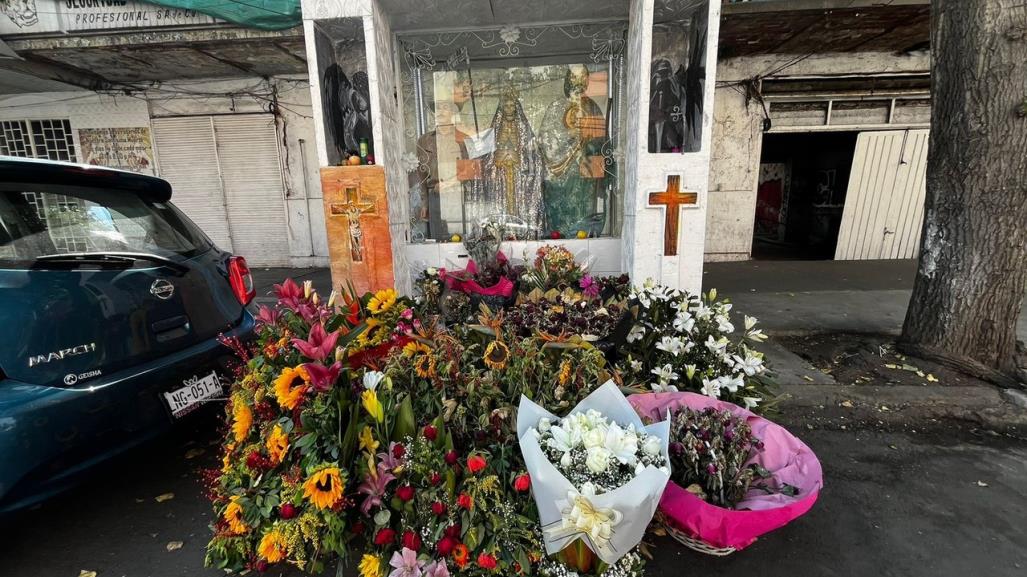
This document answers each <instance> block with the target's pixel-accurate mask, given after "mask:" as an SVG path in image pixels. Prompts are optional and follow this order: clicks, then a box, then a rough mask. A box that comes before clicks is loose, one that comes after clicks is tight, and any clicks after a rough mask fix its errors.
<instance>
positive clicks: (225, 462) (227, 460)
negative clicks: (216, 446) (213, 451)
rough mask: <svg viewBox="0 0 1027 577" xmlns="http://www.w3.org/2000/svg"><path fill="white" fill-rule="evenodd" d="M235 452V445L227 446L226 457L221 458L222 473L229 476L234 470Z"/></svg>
mask: <svg viewBox="0 0 1027 577" xmlns="http://www.w3.org/2000/svg"><path fill="white" fill-rule="evenodd" d="M233 451H235V443H229V444H227V445H225V455H224V456H223V457H221V472H222V473H225V474H228V472H229V471H231V470H232V452H233Z"/></svg>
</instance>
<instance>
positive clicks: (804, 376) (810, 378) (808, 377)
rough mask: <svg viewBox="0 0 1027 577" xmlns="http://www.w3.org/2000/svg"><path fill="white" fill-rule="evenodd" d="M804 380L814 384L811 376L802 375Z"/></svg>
mask: <svg viewBox="0 0 1027 577" xmlns="http://www.w3.org/2000/svg"><path fill="white" fill-rule="evenodd" d="M802 378H804V379H806V380H807V381H809V382H811V383H812V382H813V377H811V376H809V375H802Z"/></svg>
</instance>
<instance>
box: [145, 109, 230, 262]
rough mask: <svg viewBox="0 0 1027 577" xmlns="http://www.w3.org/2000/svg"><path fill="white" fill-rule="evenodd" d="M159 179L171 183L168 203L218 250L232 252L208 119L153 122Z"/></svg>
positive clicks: (177, 119)
mask: <svg viewBox="0 0 1027 577" xmlns="http://www.w3.org/2000/svg"><path fill="white" fill-rule="evenodd" d="M152 124H153V139H154V143H155V144H156V147H157V164H158V166H159V167H160V176H161V178H163V179H164V180H167V181H168V182H170V183H171V189H172V195H171V202H173V203H174V204H175V206H177V207H178V208H180V209H182V212H184V213H185V214H186V215H188V216H189V218H191V219H192V220H193V222H195V223H196V224H197V226H199V227H200V228H201V229H203V232H205V233H207V236H209V237H210V239H211V240H213V241H214V243H215V244H217V245H218V246H219V247H221V248H223V249H224V250H227V251H234V247H233V245H232V231H231V227H230V225H229V223H228V211H227V209H226V207H225V193H224V187H223V186H222V184H221V168H220V166H219V164H218V154H217V146H216V145H215V144H214V123H213V119H212V118H211V117H210V116H189V117H183V118H154V119H153V122H152Z"/></svg>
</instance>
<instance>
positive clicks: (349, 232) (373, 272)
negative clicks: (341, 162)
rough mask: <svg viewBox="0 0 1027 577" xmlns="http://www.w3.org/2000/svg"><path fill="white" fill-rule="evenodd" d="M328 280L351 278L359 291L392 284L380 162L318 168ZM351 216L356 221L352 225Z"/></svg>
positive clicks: (386, 205) (342, 281) (337, 283)
mask: <svg viewBox="0 0 1027 577" xmlns="http://www.w3.org/2000/svg"><path fill="white" fill-rule="evenodd" d="M321 190H322V192H323V194H324V207H325V228H326V229H327V232H328V255H329V259H330V260H331V269H332V286H334V287H335V288H340V287H345V286H346V284H347V281H348V282H350V283H352V284H353V286H354V287H356V290H357V292H358V293H361V294H362V293H364V292H366V291H372V290H377V289H380V288H385V287H391V286H394V285H395V282H396V277H395V273H394V270H393V264H392V233H391V231H390V229H389V201H388V198H387V195H386V190H385V168H384V167H382V166H378V165H370V166H368V165H363V166H329V167H325V168H322V169H321ZM354 219H355V220H356V224H358V226H353V224H354Z"/></svg>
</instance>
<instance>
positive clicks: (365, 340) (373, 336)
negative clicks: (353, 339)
mask: <svg viewBox="0 0 1027 577" xmlns="http://www.w3.org/2000/svg"><path fill="white" fill-rule="evenodd" d="M364 324H365V325H367V328H365V329H364V330H363V331H361V332H360V334H359V335H358V336H357V344H358V345H360V346H361V347H370V346H372V345H376V344H378V338H379V335H378V333H379V332H380V331H378V328H379V326H380V325H381V324H382V323H381V321H379V320H378V319H367V320H365V321H364Z"/></svg>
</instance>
